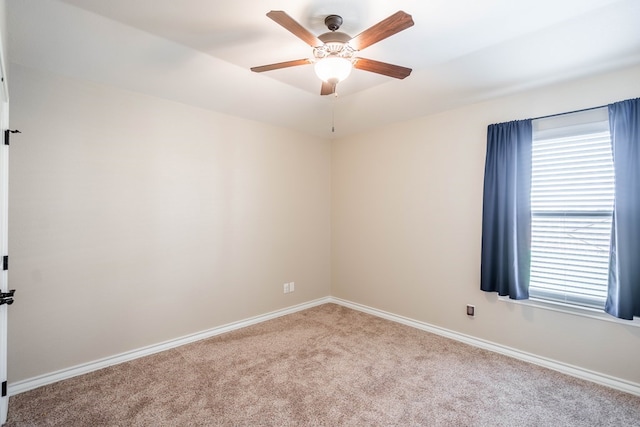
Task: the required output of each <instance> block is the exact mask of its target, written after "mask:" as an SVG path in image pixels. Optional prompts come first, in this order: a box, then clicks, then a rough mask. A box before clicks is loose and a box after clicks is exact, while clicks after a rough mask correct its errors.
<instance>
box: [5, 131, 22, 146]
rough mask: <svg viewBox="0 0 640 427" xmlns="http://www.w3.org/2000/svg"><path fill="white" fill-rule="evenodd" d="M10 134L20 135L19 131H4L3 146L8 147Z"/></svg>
mask: <svg viewBox="0 0 640 427" xmlns="http://www.w3.org/2000/svg"><path fill="white" fill-rule="evenodd" d="M12 133H22V132H20V131H19V130H17V129H16V130H11V129H6V130H5V131H4V145H9V137H10V135H11V134H12Z"/></svg>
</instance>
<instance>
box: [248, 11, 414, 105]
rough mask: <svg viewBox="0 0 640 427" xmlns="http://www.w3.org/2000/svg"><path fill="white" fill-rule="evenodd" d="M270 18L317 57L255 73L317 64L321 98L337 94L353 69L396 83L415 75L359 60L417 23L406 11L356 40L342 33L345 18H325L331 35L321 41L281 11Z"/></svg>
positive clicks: (258, 69)
mask: <svg viewBox="0 0 640 427" xmlns="http://www.w3.org/2000/svg"><path fill="white" fill-rule="evenodd" d="M267 16H268V17H269V18H271V19H272V20H274V21H275V22H276V23H277V24H280V25H281V26H282V27H284V28H285V29H286V30H288V31H290V32H291V33H293V35H295V36H296V37H298V38H299V39H301V40H302V41H304V42H305V43H307V44H308V45H309V46H311V47H312V48H313V57H312V58H304V59H296V60H293V61H286V62H279V63H276V64H269V65H262V66H259V67H252V68H251V71H254V72H256V73H262V72H264V71H271V70H277V69H280V68H287V67H295V66H298V65H307V64H314V68H315V72H316V74H317V75H318V77H319V78H320V80H322V87H321V89H320V94H321V95H330V94H332V93H335V91H336V85H337V84H338V83H339V82H341V81H342V80H344V79H345V78H347V77H348V76H349V74H350V73H351V69H352V68H357V69H359V70H364V71H369V72H372V73H378V74H382V75H385V76H389V77H394V78H396V79H404V78H405V77H407V76H408V75H409V74H411V68H407V67H401V66H399V65H394V64H388V63H386V62H380V61H375V60H373V59H367V58H362V57H360V56H357V53H358V52H360V51H361V50H363V49H364V48H366V47H369V46H371V45H372V44H374V43H377V42H379V41H381V40H384V39H386V38H387V37H390V36H392V35H394V34H396V33H399V32H400V31H403V30H406V29H407V28H409V27H411V26H412V25H413V19H412V18H411V15H409V14H407V13H405V12H403V11H398V12H396V13H394V14H393V15H391V16H389V17H388V18H386V19H383V20H382V21H380V22H378V23H377V24H375V25H374V26H372V27H369V28H368V29H366V30H364V31H363V32H362V33H360V34H358V35H357V36H355V37H350V36H349V35H348V34H345V33H343V32H340V31H338V29H339V28H340V26H341V25H342V17H340V16H338V15H329V16H327V17H326V18H325V20H324V23H325V25H326V26H327V28H328V29H329V32H327V33H324V34H321V35H319V36H317V37H316V36H314V35H313V34H311V33H310V32H309V31H308V30H307V29H305V28H304V27H303V26H302V25H300V24H299V23H298V22H297V21H296V20H294V19H293V18H292V17H290V16H289V15H287V14H286V13H285V12H283V11H281V10H272V11H270V12H269V13H267Z"/></svg>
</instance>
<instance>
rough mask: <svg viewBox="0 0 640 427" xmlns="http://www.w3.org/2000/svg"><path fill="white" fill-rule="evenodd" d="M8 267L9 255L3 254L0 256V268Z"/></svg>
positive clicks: (5, 268) (6, 268)
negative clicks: (0, 259) (0, 266)
mask: <svg viewBox="0 0 640 427" xmlns="http://www.w3.org/2000/svg"><path fill="white" fill-rule="evenodd" d="M8 269H9V255H5V256H3V257H2V270H4V271H6V270H8Z"/></svg>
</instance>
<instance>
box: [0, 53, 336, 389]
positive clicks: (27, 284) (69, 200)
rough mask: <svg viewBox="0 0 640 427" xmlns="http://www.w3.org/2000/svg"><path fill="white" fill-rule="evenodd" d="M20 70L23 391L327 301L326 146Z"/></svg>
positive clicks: (18, 356)
mask: <svg viewBox="0 0 640 427" xmlns="http://www.w3.org/2000/svg"><path fill="white" fill-rule="evenodd" d="M11 71H12V75H11V77H12V78H11V82H10V84H11V87H10V89H11V97H12V104H11V126H12V127H13V128H17V129H20V130H21V131H22V134H21V135H20V137H19V138H18V137H14V139H13V141H12V147H11V166H10V212H9V226H10V238H9V249H10V253H11V268H10V275H9V280H10V283H11V286H12V287H14V288H15V289H17V295H16V296H17V298H16V303H15V304H14V305H13V306H12V307H11V310H10V318H9V322H10V323H9V324H10V327H9V382H10V383H11V382H15V381H19V380H23V379H26V378H31V377H33V376H36V375H39V374H44V373H50V372H53V371H56V370H59V369H62V368H68V367H71V366H74V365H78V364H81V363H84V362H90V361H94V360H97V359H99V358H102V357H106V356H112V355H115V354H118V353H121V352H124V351H128V350H133V349H138V348H141V347H143V346H147V345H151V344H157V343H160V342H162V341H165V340H169V339H172V338H176V337H181V336H184V335H187V334H191V333H195V332H199V331H202V330H206V329H208V328H212V327H215V326H219V325H223V324H226V323H229V322H232V321H238V320H242V319H246V318H248V317H251V316H255V315H260V314H264V313H267V312H270V311H273V310H277V309H281V308H284V307H289V306H292V305H295V304H298V303H302V302H307V301H310V300H313V299H316V298H320V297H325V296H327V295H329V293H330V144H329V142H328V141H323V140H317V139H313V138H311V137H308V136H305V135H301V134H298V133H295V132H291V131H288V130H284V129H281V128H276V127H272V126H267V125H263V124H259V123H256V122H251V121H247V120H243V119H238V118H234V117H229V116H224V115H220V114H216V113H213V112H210V111H205V110H201V109H198V108H193V107H189V106H185V105H182V104H178V103H174V102H169V101H164V100H160V99H156V98H151V97H147V96H143V95H139V94H134V93H130V92H126V91H121V90H117V89H114V88H108V87H104V86H100V85H95V84H90V83H85V82H79V81H76V80H71V79H66V78H62V77H57V76H54V75H51V74H46V73H43V72H39V71H34V70H31V69H28V68H25V67H21V66H17V65H15V66H13V67H12V70H11ZM290 281H295V282H296V290H295V292H294V293H290V294H286V295H285V294H283V290H282V285H283V283H285V282H290Z"/></svg>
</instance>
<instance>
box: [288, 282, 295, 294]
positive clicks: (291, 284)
mask: <svg viewBox="0 0 640 427" xmlns="http://www.w3.org/2000/svg"><path fill="white" fill-rule="evenodd" d="M295 290H296V284H295V282H289V292H293V291H295Z"/></svg>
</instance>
